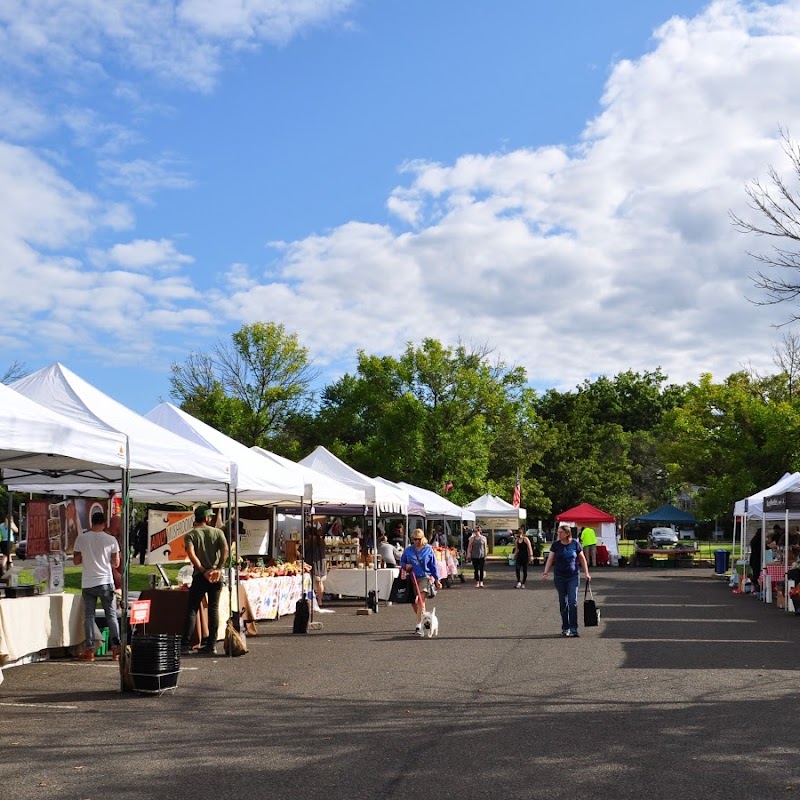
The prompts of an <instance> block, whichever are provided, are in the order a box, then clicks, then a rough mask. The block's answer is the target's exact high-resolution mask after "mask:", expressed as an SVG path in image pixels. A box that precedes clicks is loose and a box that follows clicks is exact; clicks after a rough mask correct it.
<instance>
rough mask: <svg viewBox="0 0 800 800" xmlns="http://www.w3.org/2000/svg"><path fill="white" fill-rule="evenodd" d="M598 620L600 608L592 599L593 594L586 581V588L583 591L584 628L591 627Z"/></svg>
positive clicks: (596, 623)
mask: <svg viewBox="0 0 800 800" xmlns="http://www.w3.org/2000/svg"><path fill="white" fill-rule="evenodd" d="M599 622H600V609H599V608H598V607H597V603H595V601H594V595H593V594H592V590H591V588H590V582H589V581H586V588H585V589H584V591H583V625H584V627H586V628H593V627H595V626H596V625H598V624H599Z"/></svg>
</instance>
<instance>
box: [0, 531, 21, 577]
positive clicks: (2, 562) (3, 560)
mask: <svg viewBox="0 0 800 800" xmlns="http://www.w3.org/2000/svg"><path fill="white" fill-rule="evenodd" d="M18 533H19V531H18V530H17V526H16V525H15V524H14V520H13V519H12V518H11V517H6V518H5V520H4V521H3V522H0V575H2V574H3V573H4V572H6V571H7V570H10V569H11V565H12V564H11V562H12V559H11V551H12V550H13V549H14V536H15V535H16V534H18Z"/></svg>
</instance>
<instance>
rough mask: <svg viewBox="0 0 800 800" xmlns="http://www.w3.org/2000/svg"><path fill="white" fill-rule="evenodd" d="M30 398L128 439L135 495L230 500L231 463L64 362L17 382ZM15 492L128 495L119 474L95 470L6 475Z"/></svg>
mask: <svg viewBox="0 0 800 800" xmlns="http://www.w3.org/2000/svg"><path fill="white" fill-rule="evenodd" d="M12 388H13V389H14V390H15V391H17V392H19V393H20V394H23V395H24V396H25V397H27V398H29V399H31V400H34V401H35V402H37V403H40V404H41V405H43V406H45V407H46V408H49V409H50V410H52V411H55V412H57V413H59V414H62V415H64V416H66V417H69V418H70V419H72V420H74V421H76V422H78V423H82V424H84V425H88V426H90V427H94V428H100V429H102V430H105V431H110V432H114V433H122V434H124V435H125V436H126V437H127V440H128V465H129V474H130V479H131V490H130V495H131V497H134V498H136V499H141V500H151V501H160V502H170V501H175V502H192V501H195V500H206V499H210V497H211V496H212V495H216V496H219V497H226V496H227V489H228V485H230V483H231V481H232V476H231V464H230V460H229V459H227V458H225V457H224V456H221V455H219V454H217V453H213V452H210V451H209V450H207V449H204V448H201V447H198V446H197V445H194V444H192V443H191V442H187V441H186V440H185V439H182V438H181V437H180V436H176V435H175V434H172V433H169V432H168V431H165V430H164V429H163V428H161V427H159V426H158V425H156V424H155V423H153V422H150V421H149V420H147V419H145V418H144V417H143V416H141V415H140V414H137V413H136V412H135V411H131V410H130V409H129V408H126V407H125V406H123V405H122V404H121V403H118V402H117V401H116V400H113V399H112V398H110V397H108V395H105V394H103V393H102V392H101V391H100V390H99V389H96V388H95V387H94V386H92V385H91V384H89V383H87V382H86V381H84V380H83V379H82V378H79V377H78V376H77V375H76V374H75V373H74V372H71V371H70V370H69V369H67V368H66V367H64V366H63V365H61V364H58V363H56V364H52V365H51V366H49V367H45V368H44V369H41V370H39V371H38V372H34V373H33V374H32V375H29V376H28V377H26V378H23V379H22V380H19V381H17V382H16V383H14V384H13V386H12ZM6 477H7V484H8V486H9V487H10V488H12V489H14V491H25V492H36V493H41V494H59V495H62V494H64V495H74V496H88V497H97V496H99V495H102V494H107V493H109V492H111V491H114V492H117V493H119V494H122V486H121V480H120V476H119V470H113V469H108V470H94V471H93V472H92V473H91V474H89V473H87V474H84V475H80V476H76V475H71V474H68V473H67V474H62V473H58V474H53V475H46V476H36V477H35V478H34V476H31V475H27V474H24V473H17V474H15V473H14V472H12V471H10V470H9V471H8V473H6Z"/></svg>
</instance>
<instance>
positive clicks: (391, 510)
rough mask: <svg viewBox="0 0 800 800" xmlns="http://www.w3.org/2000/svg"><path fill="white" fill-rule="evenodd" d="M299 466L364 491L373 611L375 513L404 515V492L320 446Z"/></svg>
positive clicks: (365, 592) (375, 562)
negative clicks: (369, 517) (368, 512)
mask: <svg viewBox="0 0 800 800" xmlns="http://www.w3.org/2000/svg"><path fill="white" fill-rule="evenodd" d="M299 463H300V464H301V465H303V466H306V467H311V468H312V469H314V470H316V471H317V472H321V473H322V474H323V475H328V476H329V477H331V478H335V479H336V480H337V481H341V482H342V483H345V484H347V485H348V486H350V487H352V488H354V489H360V490H362V491H363V492H364V499H365V502H366V505H367V506H370V507H371V508H372V536H373V538H374V549H375V553H376V557H375V558H373V564H374V567H375V569H374V570H372V573H373V578H374V581H373V591H374V592H375V595H374V596H375V605H374V609H375V610H377V607H378V604H377V598H378V559H377V545H378V516H379V515H380V514H403V515H407V514H408V492H406V491H405V490H403V489H400V488H398V487H396V486H390V485H388V484H387V483H384V482H380V481H377V480H374V479H373V478H370V477H368V476H367V475H364V474H363V473H361V472H359V471H358V470H356V469H353V468H352V467H351V466H349V465H348V464H345V463H344V461H342V460H341V459H340V458H337V457H336V456H335V455H334V454H333V453H331V452H330V451H329V450H327V449H326V448H325V447H323V446H322V445H318V446H317V448H316V449H315V450H314V451H313V452H311V453H310V454H309V455H307V456H306V457H305V458H303V459H301V460H300V462H299ZM367 572H368V570H365V571H364V601H365V603H367V604H369V599H368V595H369V587H368V585H367Z"/></svg>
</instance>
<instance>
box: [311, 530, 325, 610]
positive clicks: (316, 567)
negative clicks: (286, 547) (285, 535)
mask: <svg viewBox="0 0 800 800" xmlns="http://www.w3.org/2000/svg"><path fill="white" fill-rule="evenodd" d="M311 569H312V571H313V573H314V594H315V596H316V598H317V606H318V607H319V608H322V599H323V597H324V596H325V579H326V578H327V577H328V554H327V551H326V548H325V536H324V535H323V533H322V531H314V532H313V533H312V534H311Z"/></svg>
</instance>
